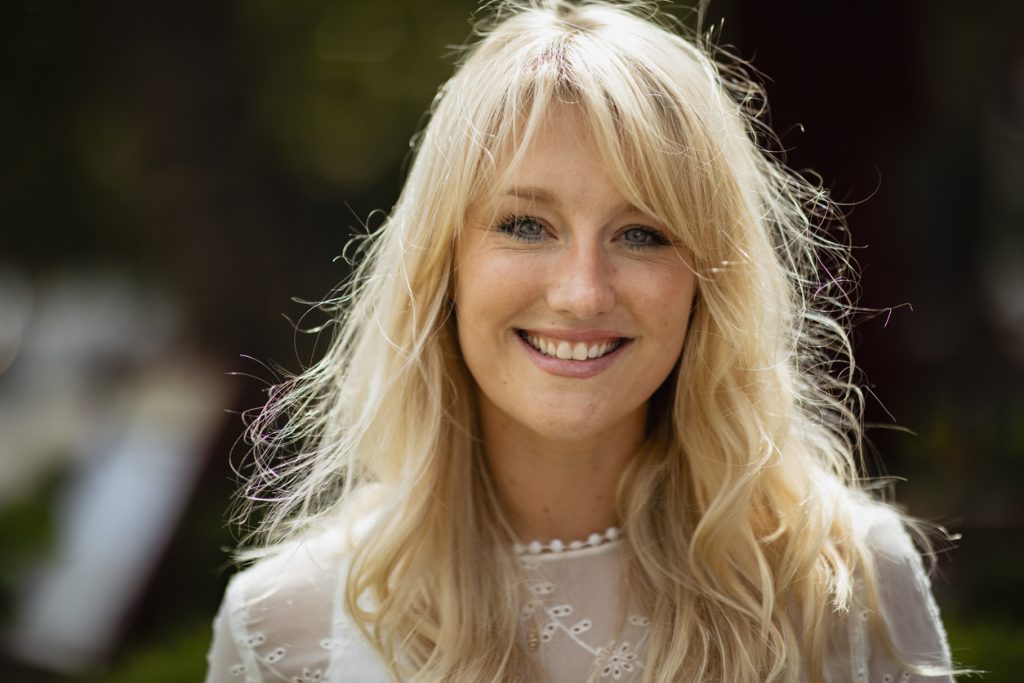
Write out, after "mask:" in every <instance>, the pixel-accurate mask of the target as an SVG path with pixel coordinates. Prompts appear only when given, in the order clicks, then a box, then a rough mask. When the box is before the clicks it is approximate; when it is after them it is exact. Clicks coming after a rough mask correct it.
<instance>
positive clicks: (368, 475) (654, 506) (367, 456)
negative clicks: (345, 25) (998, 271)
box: [243, 1, 920, 683]
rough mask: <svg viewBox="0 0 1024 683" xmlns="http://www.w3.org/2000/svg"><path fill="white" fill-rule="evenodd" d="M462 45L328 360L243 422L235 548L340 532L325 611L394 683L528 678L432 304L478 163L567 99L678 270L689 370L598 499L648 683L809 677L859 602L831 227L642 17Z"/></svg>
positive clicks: (455, 375)
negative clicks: (645, 634)
mask: <svg viewBox="0 0 1024 683" xmlns="http://www.w3.org/2000/svg"><path fill="white" fill-rule="evenodd" d="M477 34H478V40H477V41H476V42H475V44H473V45H472V46H471V47H470V48H469V49H468V50H467V51H466V52H465V54H464V56H463V59H462V60H461V63H460V64H459V66H458V68H457V70H456V72H455V74H454V76H453V77H452V78H451V79H450V80H449V81H448V82H447V83H446V84H445V85H444V86H443V87H442V88H441V89H440V91H439V92H438V95H437V97H436V99H435V100H434V103H433V105H432V107H431V112H430V119H429V123H428V124H427V126H426V128H425V130H424V131H423V132H422V134H421V136H420V137H419V139H418V147H417V149H416V152H415V157H414V160H413V163H412V166H411V169H410V172H409V176H408V178H407V180H406V182H405V185H404V188H403V190H402V193H401V196H400V197H399V199H398V202H397V204H396V205H395V207H394V208H393V210H392V211H391V213H390V215H389V216H388V218H387V220H386V222H385V223H384V224H383V225H382V226H381V227H380V229H379V230H378V231H376V232H375V234H373V235H372V236H371V237H370V239H369V243H368V244H367V245H366V247H365V253H364V254H363V258H362V260H361V262H360V263H359V265H358V268H357V269H356V271H355V274H354V275H353V277H352V279H351V281H350V282H349V283H347V284H346V286H345V287H344V288H343V289H342V290H341V292H340V293H339V294H338V295H337V296H336V297H335V298H334V299H331V300H330V301H328V302H326V304H325V306H326V308H327V309H328V310H330V311H331V312H332V313H333V314H334V315H335V316H336V321H337V324H336V333H335V337H334V339H333V341H332V344H331V347H330V349H329V351H328V352H327V353H326V355H325V356H324V357H323V358H322V359H321V360H319V362H317V363H316V364H315V365H313V366H312V367H310V368H309V369H307V370H306V371H305V372H303V373H302V374H300V375H298V376H296V377H293V378H291V379H289V380H288V381H286V382H283V383H282V384H280V385H279V386H277V387H275V388H274V389H273V391H272V394H271V397H270V401H269V403H268V404H267V406H266V407H265V408H264V409H263V411H262V412H261V413H260V414H259V415H258V416H256V417H255V418H254V419H253V420H252V421H251V422H250V424H249V430H248V437H249V439H250V440H251V443H252V444H253V455H254V463H255V465H254V470H253V476H252V479H251V481H250V483H249V487H248V488H247V490H246V491H245V495H244V496H243V498H245V499H249V500H259V501H262V502H263V503H264V505H263V506H262V513H263V516H262V524H261V526H260V528H259V529H258V534H257V535H256V536H255V537H254V538H253V539H252V542H253V546H254V548H255V550H252V551H250V556H253V555H255V554H258V553H260V552H270V551H272V550H273V549H274V548H275V547H278V546H280V545H281V544H283V543H286V542H288V541H289V540H291V539H295V538H297V537H299V536H300V535H302V534H304V533H309V532H310V531H311V530H315V529H316V528H317V527H318V525H322V524H348V525H349V526H350V527H351V529H352V533H351V558H352V559H351V564H350V568H349V573H348V577H347V585H346V596H347V598H346V599H347V603H346V604H347V609H348V611H349V613H350V614H351V615H352V616H353V618H354V619H355V621H356V623H357V624H359V625H360V626H361V628H363V629H364V630H365V633H366V635H367V636H368V637H369V638H370V640H371V642H372V643H373V644H374V646H375V647H376V648H377V649H378V650H379V651H380V653H381V654H382V656H383V658H384V661H385V662H388V663H389V664H390V665H391V667H392V675H393V676H394V678H395V679H396V680H407V679H410V678H412V677H415V680H423V681H435V680H460V681H495V682H497V681H509V680H515V681H529V680H539V678H540V672H538V671H535V670H534V667H533V664H532V661H531V658H530V656H529V655H528V653H527V652H526V651H525V650H524V649H523V648H522V647H521V646H520V645H518V644H517V641H516V632H517V631H516V629H517V619H518V615H519V611H520V607H521V596H520V595H518V594H516V593H515V592H514V591H509V590H508V589H507V587H508V586H513V585H518V583H517V582H519V581H520V578H521V576H520V572H521V568H520V567H519V565H518V563H517V561H516V559H515V557H514V556H513V553H512V550H511V545H512V541H513V538H512V533H511V531H510V528H509V524H508V523H507V520H506V519H505V518H504V516H503V513H502V510H501V509H500V508H499V506H498V504H497V502H496V500H497V498H496V496H495V494H494V490H493V484H492V481H491V478H490V473H489V472H488V468H487V464H486V461H485V459H484V458H483V455H482V453H481V444H480V441H479V438H478V436H479V429H478V425H477V415H476V407H475V406H476V397H475V392H476V389H475V386H474V384H473V381H472V379H471V377H470V375H469V373H468V371H467V369H466V367H465V364H464V363H463V361H462V360H461V358H460V351H459V346H458V341H457V338H456V334H455V331H454V321H453V316H454V315H457V312H456V311H454V310H453V306H452V303H451V298H450V293H451V283H452V278H453V276H454V275H455V274H454V273H453V255H454V251H455V247H456V245H457V243H458V240H459V238H460V233H461V231H462V230H463V227H464V223H465V220H466V213H467V208H468V207H470V206H474V205H477V204H479V203H481V202H485V201H486V200H487V199H488V193H489V192H490V191H491V189H492V188H494V187H497V186H500V180H501V178H502V177H503V174H508V173H510V172H511V170H512V169H514V168H515V164H516V163H518V161H519V155H518V154H516V153H513V154H512V155H511V161H510V162H509V163H508V164H504V165H502V166H499V165H498V161H497V160H498V159H499V157H503V156H505V155H503V152H504V151H506V150H512V151H513V152H516V151H519V152H521V151H522V150H525V149H526V148H527V146H528V144H529V141H530V139H531V136H532V135H533V134H534V132H535V131H536V130H537V128H538V126H539V124H540V123H541V122H542V121H543V120H544V116H545V113H546V112H547V111H549V109H550V108H551V107H552V106H553V105H554V104H556V103H557V104H570V105H572V106H574V107H578V108H579V111H580V112H581V113H582V114H583V115H584V117H585V120H586V121H587V122H588V124H589V126H590V127H591V129H592V132H593V135H594V138H595V139H596V140H597V144H598V146H599V149H600V152H601V155H602V157H603V159H604V162H605V164H606V166H607V169H608V172H609V174H610V176H611V177H612V178H613V179H614V180H615V181H616V183H617V184H618V185H619V189H620V191H621V192H622V194H623V195H624V196H626V197H627V198H628V199H629V200H630V201H631V202H632V203H633V204H634V205H635V206H637V207H639V208H640V209H642V210H643V211H644V212H645V213H647V214H649V215H651V216H653V217H655V218H657V219H658V220H659V221H660V222H661V223H663V224H664V225H666V226H668V227H669V229H670V230H671V231H672V232H673V233H674V237H675V238H676V239H678V240H679V241H680V242H682V243H683V244H685V245H686V247H687V249H688V250H689V251H690V252H691V253H692V265H693V268H694V271H695V273H696V275H697V283H698V284H697V290H698V293H697V303H696V305H695V308H694V311H693V313H692V319H691V321H690V328H689V332H688V337H687V340H686V343H685V348H684V351H683V355H682V357H681V359H680V361H679V363H678V365H677V368H676V370H675V372H674V373H673V375H672V376H670V378H669V379H668V380H667V381H666V383H665V385H664V386H663V387H661V388H660V389H659V390H658V392H657V393H656V395H655V397H654V399H653V400H652V402H651V408H650V411H651V414H650V415H649V420H648V422H649V434H648V439H647V443H646V444H645V446H644V448H643V450H642V452H641V453H640V454H638V455H637V457H636V458H635V459H634V461H633V462H632V463H631V465H630V467H629V468H628V470H627V472H626V473H625V475H624V477H623V479H622V481H621V482H620V486H619V494H618V498H617V504H618V508H619V516H620V519H621V521H622V528H623V531H624V535H625V539H626V541H625V543H626V550H625V557H626V569H625V575H626V577H627V580H626V585H628V586H629V587H630V591H631V597H632V598H633V600H635V601H636V603H637V604H638V605H639V606H640V607H641V608H642V609H643V610H644V612H645V613H646V614H647V615H649V616H650V619H651V628H650V634H651V635H650V638H649V640H648V642H647V649H646V655H645V662H644V678H643V680H644V681H646V682H653V681H665V682H667V681H720V682H722V683H739V682H741V681H753V680H757V681H796V680H797V678H798V675H799V673H800V671H801V670H805V671H807V672H810V678H811V680H817V681H820V680H821V677H822V675H823V674H822V671H823V664H824V662H825V661H826V659H827V658H828V657H829V656H830V648H831V647H832V644H833V643H835V642H837V640H839V637H840V636H841V622H842V620H841V619H840V618H838V617H841V616H842V615H843V614H845V613H847V612H849V611H850V610H851V609H853V608H854V607H855V605H856V604H857V602H858V600H863V601H864V602H865V603H866V606H867V607H868V608H874V607H877V605H876V604H875V601H876V600H877V595H878V587H877V585H876V580H875V576H874V570H873V562H872V557H871V551H870V549H869V548H868V547H867V546H866V545H865V544H864V542H863V540H862V539H863V534H862V531H861V530H860V529H859V526H858V518H857V513H856V511H857V510H858V509H862V508H863V507H864V506H865V505H867V506H876V505H880V503H874V502H871V500H870V498H869V495H868V494H867V493H866V492H865V490H864V489H863V487H862V484H861V480H860V478H859V471H860V463H859V459H860V453H861V447H862V444H861V434H862V424H861V423H862V419H861V412H862V398H861V393H860V390H859V388H858V386H857V384H856V381H855V366H854V360H853V355H852V350H851V345H850V340H849V338H848V336H847V332H846V330H847V325H848V315H849V311H850V310H851V302H850V295H851V292H852V290H853V288H854V285H855V283H854V275H853V268H852V266H851V261H850V256H849V249H848V248H847V247H846V246H845V245H844V244H843V243H842V242H841V241H837V240H834V239H833V238H831V237H830V236H829V232H828V231H829V230H830V229H835V230H838V231H839V233H840V234H841V233H842V230H843V220H842V216H841V215H840V214H839V213H838V211H837V210H836V207H835V206H834V204H833V203H832V201H831V200H830V199H829V197H828V195H827V193H826V192H825V191H824V190H823V189H821V188H820V187H818V186H816V185H813V184H811V183H809V182H808V181H807V180H805V179H804V178H802V177H801V176H799V175H797V174H795V173H793V172H792V171H790V170H789V169H787V168H786V167H785V166H784V165H783V164H782V163H781V162H780V161H779V159H778V158H777V155H775V154H773V153H772V152H771V151H770V149H772V148H773V147H774V145H773V143H772V140H773V138H772V137H771V133H770V131H769V130H768V129H767V128H766V126H765V125H764V123H763V121H764V119H763V117H764V109H765V107H764V97H763V93H762V92H761V90H760V89H759V88H758V87H757V86H756V85H755V84H754V83H753V82H752V81H751V80H750V79H749V78H748V77H747V75H746V71H745V70H744V68H743V67H742V65H741V64H739V63H737V62H735V61H734V60H729V59H727V58H726V57H724V56H722V55H718V53H717V51H716V50H715V49H714V48H713V47H712V46H711V45H710V44H709V40H708V39H707V38H706V37H705V36H701V35H687V34H686V31H685V29H683V28H682V27H681V26H678V25H676V24H675V23H673V22H672V21H670V20H669V19H668V18H667V17H665V16H663V15H661V14H659V13H658V11H657V8H656V7H655V6H654V5H653V4H650V3H631V4H613V3H604V2H593V3H582V4H575V3H570V2H562V1H552V2H532V3H526V2H522V3H508V2H503V3H495V4H492V5H491V6H490V7H489V18H488V19H486V20H483V21H481V22H480V24H479V26H478V27H477ZM715 55H718V56H715ZM859 584H862V585H863V591H858V589H857V586H858V585H859ZM858 596H862V597H858ZM871 611H872V612H874V613H877V609H871ZM874 629H875V631H876V633H877V634H878V636H879V639H880V642H883V643H890V640H889V638H888V636H887V635H886V629H885V624H884V623H881V622H880V620H878V619H876V620H875V623H874ZM888 647H890V649H891V644H890V645H888ZM918 668H920V667H918Z"/></svg>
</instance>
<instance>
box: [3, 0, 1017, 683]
mask: <svg viewBox="0 0 1024 683" xmlns="http://www.w3.org/2000/svg"><path fill="white" fill-rule="evenodd" d="M474 6H475V3H474V2H472V1H471V0H447V1H442V0H390V1H389V2H366V1H362V2H348V1H344V0H336V1H326V0H320V1H312V0H294V1H292V2H287V3H285V2H274V1H271V0H235V1H234V2H232V1H230V0H220V1H213V0H202V1H200V0H177V1H176V2H173V3H171V2H141V3H140V2H129V1H128V0H106V1H105V2H82V3H78V2H66V1H64V2H60V1H57V0H2V1H0V75H2V80H0V142H2V145H0V150H2V154H3V163H2V164H0V548H2V551H0V626H2V629H3V648H2V653H0V671H3V672H4V673H3V675H2V676H3V678H4V680H7V681H12V682H15V683H21V682H27V681H85V682H93V681H110V682H119V681H125V682H127V681H196V680H201V678H202V676H203V672H204V671H205V661H204V656H205V652H206V648H207V646H208V642H209V638H210V620H211V619H212V617H213V614H214V612H215V610H216V607H217V604H218V602H219V599H220V594H221V591H222V590H223V587H224V584H225V582H226V580H227V578H228V576H229V575H230V568H229V564H228V555H227V552H226V549H227V548H229V547H230V546H231V545H232V543H233V542H234V537H233V535H232V533H231V532H230V531H229V530H227V529H226V527H225V519H226V510H227V506H228V503H229V499H230V496H231V493H232V492H233V490H234V488H235V486H236V483H237V482H236V477H235V475H234V474H233V471H232V466H231V464H232V462H234V463H235V464H237V463H238V462H239V461H240V460H242V459H243V457H244V455H245V445H244V444H242V443H239V442H238V438H239V434H240V432H241V427H242V422H241V419H240V417H239V413H240V412H241V411H243V410H245V409H248V408H253V407H255V406H258V405H259V404H260V403H261V401H262V399H263V393H262V390H263V388H264V387H265V385H266V382H267V381H268V380H272V379H274V378H275V377H276V376H278V373H279V372H280V370H279V368H283V369H285V370H290V371H295V370H298V369H299V368H301V367H302V366H303V365H305V364H308V363H309V362H310V359H311V358H315V357H316V355H317V354H318V353H320V352H322V350H323V349H322V345H321V347H320V348H318V347H317V346H316V344H315V339H314V338H313V336H312V335H303V334H296V332H295V327H294V325H293V322H298V321H299V320H300V319H302V318H303V316H304V314H305V313H306V312H307V309H308V308H309V307H308V305H307V304H304V303H302V300H316V299H319V298H321V297H322V296H324V295H325V294H326V293H327V292H328V290H329V289H330V288H331V287H332V286H333V285H335V284H337V283H338V282H340V281H341V280H342V279H343V278H344V277H345V275H346V272H347V271H346V266H345V264H344V262H343V261H340V260H335V257H336V256H338V255H339V254H341V253H342V250H343V248H344V246H345V244H346V242H347V241H348V236H349V234H350V233H351V231H353V230H355V229H362V228H361V226H362V225H364V224H366V223H369V224H370V225H371V226H376V225H379V222H380V220H381V214H380V213H379V212H387V210H388V209H389V207H391V206H392V204H393V203H394V201H395V199H396V198H397V195H398V190H399V187H400V183H401V180H402V177H403V171H404V168H405V163H406V162H407V161H408V154H409V143H408V141H409V139H410V137H411V136H412V135H413V133H414V132H415V131H416V130H418V129H419V127H420V126H421V125H422V123H423V122H424V118H423V112H424V110H425V109H426V108H427V106H428V104H429V103H430V101H431V99H432V97H433V95H434V93H435V92H436V89H437V87H438V86H439V85H440V84H441V83H442V82H443V81H444V80H445V79H446V78H447V77H448V75H449V74H450V73H451V69H452V64H453V55H454V51H453V50H452V49H451V46H453V45H456V44H460V43H463V42H464V41H465V40H466V38H467V35H468V32H469V23H468V18H469V16H470V13H471V12H472V10H473V9H474ZM673 11H675V12H677V13H678V14H680V16H683V17H689V18H690V20H691V23H692V16H691V14H690V13H689V12H688V11H687V10H686V9H685V8H673ZM708 16H709V21H710V22H713V23H716V24H717V23H718V22H719V21H722V22H724V23H723V25H722V37H721V38H720V43H722V44H724V45H727V46H730V49H731V50H732V51H733V52H735V53H736V54H738V55H740V56H741V57H743V58H747V59H751V60H752V61H753V63H754V65H755V66H756V68H757V69H759V70H760V71H761V72H763V73H764V74H765V75H766V76H765V79H766V86H767V90H768V96H769V102H770V104H771V107H772V122H773V125H774V127H775V129H776V130H777V132H778V133H779V135H780V137H781V138H782V142H783V145H784V147H785V148H786V149H787V150H788V159H789V161H790V163H791V164H792V165H793V166H794V167H795V168H797V169H813V170H814V171H815V172H817V173H818V174H820V175H821V177H822V179H823V181H824V183H825V185H826V186H827V187H829V188H831V190H832V192H833V193H834V196H835V197H836V198H837V199H838V200H840V201H842V202H846V203H848V204H849V223H850V228H851V231H852V235H853V242H854V243H855V244H856V245H857V246H858V248H857V252H856V254H857V258H858V260H859V262H860V264H861V266H862V268H863V271H864V274H863V285H862V289H863V295H862V298H861V303H862V305H864V306H866V307H872V308H876V309H880V310H881V313H879V314H878V315H874V316H871V315H864V316H861V317H860V319H859V322H858V326H857V328H856V332H855V338H856V342H857V350H858V354H859V358H860V361H861V363H862V366H863V369H864V371H865V372H866V376H867V378H868V379H869V380H870V384H869V387H868V388H869V390H870V394H869V403H868V421H869V423H870V424H871V425H872V428H871V430H870V432H869V435H870V437H871V441H872V444H873V453H874V455H872V456H871V457H872V465H871V466H872V467H873V468H874V469H873V471H874V473H875V474H881V473H886V474H888V475H891V476H893V477H896V478H897V479H898V480H899V481H898V483H897V485H896V496H897V498H898V499H899V500H900V501H901V502H902V503H903V504H904V505H905V506H906V507H907V508H908V509H909V510H910V511H911V512H912V513H914V514H916V515H919V516H921V517H924V518H925V519H928V520H932V521H935V522H938V523H941V524H945V525H947V526H948V527H949V528H950V529H951V530H952V531H955V532H957V533H960V534H962V540H960V541H959V542H958V544H957V547H956V548H955V549H953V550H951V551H949V552H944V553H942V554H941V555H940V556H939V557H938V567H937V570H938V571H937V575H936V577H935V579H934V581H935V590H936V593H937V595H938V599H939V603H940V605H941V607H942V609H943V614H944V617H945V620H946V623H947V627H948V629H949V635H950V639H951V642H952V645H953V648H954V652H955V656H956V657H957V659H958V660H959V661H960V662H962V663H963V664H966V665H972V666H976V667H979V668H983V669H986V670H988V671H990V674H988V675H987V676H986V677H985V678H986V680H990V681H1013V680H1019V676H1020V673H1019V672H1021V671H1024V620H1022V618H1021V616H1020V605H1022V604H1024V572H1022V569H1021V567H1022V566H1024V564H1022V560H1024V531H1022V523H1024V489H1022V482H1024V477H1022V475H1024V391H1022V379H1024V44H1022V43H1021V42H1020V40H1019V34H1020V28H1021V27H1022V26H1024V3H1020V2H1016V1H1014V0H1006V1H1004V2H999V1H998V0H989V1H985V2H978V3H964V2H954V1H953V0H931V1H927V2H926V1H924V0H919V1H916V2H912V1H906V2H896V3H894V2H881V1H880V0H869V1H866V2H857V3H823V2H817V1H810V0H808V1H806V2H771V3H768V2H763V1H762V0H715V1H714V2H712V3H711V7H710V11H709V14H708ZM374 212H378V213H374ZM296 299H297V300H296ZM316 322H318V321H316ZM278 366H279V367H278ZM897 426H900V427H902V428H897ZM903 428H905V429H903Z"/></svg>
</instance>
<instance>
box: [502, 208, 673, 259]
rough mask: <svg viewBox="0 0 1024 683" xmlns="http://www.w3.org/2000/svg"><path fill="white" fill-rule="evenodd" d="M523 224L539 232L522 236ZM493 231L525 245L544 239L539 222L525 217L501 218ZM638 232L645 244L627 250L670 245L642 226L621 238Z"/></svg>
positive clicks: (630, 244) (657, 232) (530, 217)
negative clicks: (538, 229)
mask: <svg viewBox="0 0 1024 683" xmlns="http://www.w3.org/2000/svg"><path fill="white" fill-rule="evenodd" d="M523 223H533V224H534V225H536V226H537V227H538V228H540V231H539V232H538V233H537V234H535V235H523V234H522V233H521V232H518V230H519V228H520V226H521V225H522V224H523ZM495 229H496V230H497V231H498V232H500V233H502V234H505V235H508V237H509V238H511V239H514V240H516V241H517V242H526V243H527V244H533V243H536V242H540V241H541V240H542V239H543V238H544V226H543V224H542V223H541V221H540V220H538V219H536V218H534V217H533V216H526V215H515V214H513V215H509V216H506V217H505V218H502V219H501V220H500V221H498V223H497V224H496V225H495ZM634 231H636V232H639V233H641V235H642V236H643V238H644V239H645V240H647V241H646V242H626V244H627V245H628V248H629V249H633V250H636V251H646V250H648V249H655V248H657V247H664V246H668V245H669V244H671V241H670V240H669V239H668V238H667V237H666V236H665V234H664V233H662V232H661V231H660V230H656V229H654V228H650V227H647V226H643V225H631V226H630V227H628V228H626V229H625V230H624V231H623V232H622V235H621V236H622V237H624V236H625V235H626V234H628V233H631V232H634Z"/></svg>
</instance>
